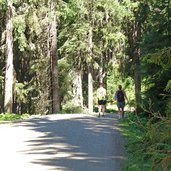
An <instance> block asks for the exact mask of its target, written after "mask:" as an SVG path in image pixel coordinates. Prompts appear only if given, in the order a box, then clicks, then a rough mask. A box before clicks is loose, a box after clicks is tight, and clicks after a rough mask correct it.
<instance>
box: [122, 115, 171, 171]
mask: <svg viewBox="0 0 171 171" xmlns="http://www.w3.org/2000/svg"><path fill="white" fill-rule="evenodd" d="M120 124H121V126H122V128H123V129H122V130H123V134H124V135H125V137H126V139H127V145H126V149H127V151H128V161H127V166H126V168H125V171H171V131H170V130H171V120H170V119H169V118H164V120H157V121H156V118H155V117H152V118H147V117H144V116H136V115H134V114H131V113H129V114H128V117H127V118H125V119H124V120H123V121H122V122H121V123H120Z"/></svg>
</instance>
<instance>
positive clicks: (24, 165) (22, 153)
mask: <svg viewBox="0 0 171 171" xmlns="http://www.w3.org/2000/svg"><path fill="white" fill-rule="evenodd" d="M0 137H1V139H0V171H121V168H122V167H123V165H124V163H125V161H126V157H125V156H126V155H125V154H126V153H125V149H124V139H123V137H122V135H121V133H120V128H119V126H118V120H117V117H116V116H114V115H112V116H111V115H107V116H105V117H101V118H98V117H97V116H92V115H85V114H75V115H71V114H70V115H69V114H65V115H48V116H45V117H39V118H32V119H29V120H25V121H22V122H17V123H10V124H9V123H8V124H0Z"/></svg>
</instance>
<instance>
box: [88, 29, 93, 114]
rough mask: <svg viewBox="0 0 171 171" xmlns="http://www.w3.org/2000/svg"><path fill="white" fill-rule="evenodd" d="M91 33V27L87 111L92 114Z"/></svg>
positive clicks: (90, 35)
mask: <svg viewBox="0 0 171 171" xmlns="http://www.w3.org/2000/svg"><path fill="white" fill-rule="evenodd" d="M92 39H93V31H92V27H90V29H89V57H90V62H89V64H88V111H89V113H93V76H92V75H93V67H92V63H91V60H92V58H93V40H92Z"/></svg>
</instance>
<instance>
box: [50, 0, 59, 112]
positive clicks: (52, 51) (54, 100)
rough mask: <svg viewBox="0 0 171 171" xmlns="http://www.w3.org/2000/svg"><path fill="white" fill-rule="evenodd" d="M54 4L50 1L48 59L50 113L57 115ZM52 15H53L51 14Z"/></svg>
mask: <svg viewBox="0 0 171 171" xmlns="http://www.w3.org/2000/svg"><path fill="white" fill-rule="evenodd" d="M55 9H56V8H55V2H53V1H51V17H52V18H51V20H52V21H51V23H50V30H49V31H50V35H49V39H50V42H49V43H50V45H49V48H50V58H51V91H52V93H51V95H52V113H59V111H60V100H59V83H58V55H57V19H56V14H55V12H56V10H55ZM52 13H53V14H52Z"/></svg>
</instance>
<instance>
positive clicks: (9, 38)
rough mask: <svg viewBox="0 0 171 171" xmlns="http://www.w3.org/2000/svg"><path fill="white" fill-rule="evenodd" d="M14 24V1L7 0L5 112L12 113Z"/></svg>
mask: <svg viewBox="0 0 171 171" xmlns="http://www.w3.org/2000/svg"><path fill="white" fill-rule="evenodd" d="M12 33H13V24H12V1H11V0H8V1H7V22H6V55H7V56H6V71H5V99H4V112H5V113H12V107H13V82H14V79H13V68H14V67H13V35H12Z"/></svg>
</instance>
